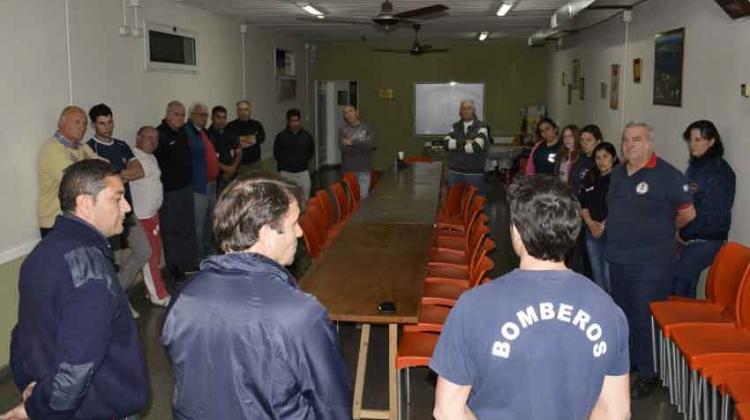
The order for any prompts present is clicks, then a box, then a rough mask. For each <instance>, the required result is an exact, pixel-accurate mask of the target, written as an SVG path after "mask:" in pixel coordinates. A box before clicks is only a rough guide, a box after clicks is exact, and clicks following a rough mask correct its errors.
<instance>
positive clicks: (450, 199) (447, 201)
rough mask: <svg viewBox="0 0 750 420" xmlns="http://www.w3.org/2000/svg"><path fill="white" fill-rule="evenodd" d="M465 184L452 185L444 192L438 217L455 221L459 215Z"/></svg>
mask: <svg viewBox="0 0 750 420" xmlns="http://www.w3.org/2000/svg"><path fill="white" fill-rule="evenodd" d="M464 186H465V184H454V185H452V186H451V187H450V188H448V191H447V192H445V193H444V194H445V196H444V197H445V198H444V201H443V202H442V203H441V204H440V209H438V217H442V218H447V219H456V218H458V217H459V216H460V214H461V202H462V201H463V196H464Z"/></svg>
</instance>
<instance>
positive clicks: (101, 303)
mask: <svg viewBox="0 0 750 420" xmlns="http://www.w3.org/2000/svg"><path fill="white" fill-rule="evenodd" d="M124 194H125V188H124V187H123V183H122V180H121V179H120V177H119V175H117V171H116V170H115V168H114V167H112V165H110V164H109V163H108V162H104V161H101V160H83V161H80V162H77V163H74V164H73V165H71V166H69V167H68V168H67V169H66V170H65V173H64V175H63V177H62V182H61V183H60V190H59V199H60V205H61V208H62V210H63V212H64V214H63V215H61V216H57V220H56V221H55V227H54V230H53V231H52V232H51V233H50V234H49V235H47V236H46V237H45V238H44V240H42V242H40V243H39V245H37V246H36V248H34V250H33V251H32V252H31V254H29V256H28V258H26V261H24V263H23V265H22V266H21V275H20V281H19V308H18V324H17V325H16V327H15V328H14V329H13V333H12V340H11V355H10V367H11V370H12V372H13V378H14V380H15V382H16V385H17V386H18V389H19V390H23V398H24V402H23V403H22V404H21V405H19V406H17V407H15V408H14V409H12V410H11V411H9V412H8V413H6V414H4V415H3V417H2V418H3V419H6V418H7V419H18V420H20V419H27V418H34V419H71V418H76V419H126V418H127V419H135V418H137V414H138V412H140V411H141V410H143V409H144V408H145V406H146V404H147V402H148V374H147V372H146V362H145V359H144V356H143V348H142V346H141V342H140V339H139V335H138V329H137V328H136V326H135V322H134V321H133V318H132V316H131V314H130V311H129V310H128V301H127V298H126V297H125V295H124V294H123V292H122V289H121V288H120V285H119V283H118V281H117V273H115V270H114V268H113V265H112V252H111V250H110V248H109V244H108V242H107V237H109V236H114V235H117V234H120V233H122V221H123V218H124V217H125V214H126V213H128V212H129V211H130V206H129V205H128V202H127V201H126V200H125V198H124Z"/></svg>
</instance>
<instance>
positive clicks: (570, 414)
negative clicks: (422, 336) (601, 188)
mask: <svg viewBox="0 0 750 420" xmlns="http://www.w3.org/2000/svg"><path fill="white" fill-rule="evenodd" d="M509 200H510V217H511V239H512V243H513V249H514V250H515V251H516V253H517V254H518V256H519V257H520V259H521V264H520V268H519V269H517V270H514V271H512V272H510V273H508V274H506V275H504V276H502V277H500V278H498V279H496V280H494V281H493V282H492V283H489V284H486V285H483V286H479V287H477V288H475V289H473V290H470V291H467V292H466V293H464V294H463V295H462V296H461V298H460V299H459V300H458V302H457V303H456V305H455V307H454V308H453V310H452V311H451V313H450V315H449V316H448V320H447V321H446V323H445V326H444V327H443V332H442V333H441V335H440V340H439V342H438V345H437V347H436V348H435V351H434V353H433V355H432V360H431V362H430V367H431V368H432V369H433V370H434V371H435V372H437V373H438V374H439V375H440V377H439V379H438V384H437V390H436V395H435V411H434V416H435V418H437V419H438V420H441V419H451V420H456V419H473V418H480V419H493V420H503V419H508V420H515V419H524V420H534V419H539V420H542V419H544V420H554V419H560V420H563V419H565V420H569V419H605V418H606V419H626V418H628V416H629V408H630V399H629V396H628V387H629V379H628V372H629V369H630V361H629V356H628V326H627V321H626V319H625V316H624V315H623V313H622V311H621V310H620V309H619V308H618V307H617V305H615V303H614V302H613V301H612V299H611V298H610V297H609V296H608V295H607V294H606V293H605V292H604V291H603V290H602V289H601V288H599V287H598V286H597V285H596V284H594V283H593V282H591V281H590V280H589V279H587V278H585V277H583V276H581V275H579V274H576V273H575V272H573V271H571V270H568V269H567V268H566V267H565V263H564V261H565V254H566V253H567V252H568V250H569V249H570V248H571V247H572V246H573V244H574V243H575V240H576V238H577V236H578V232H579V231H580V224H581V222H580V216H579V214H580V206H579V205H578V202H577V200H576V199H575V198H574V197H573V196H572V195H571V194H570V193H569V192H568V191H567V188H566V187H565V185H563V184H562V183H561V182H560V181H559V180H557V179H555V178H553V177H550V176H535V177H523V178H520V179H519V180H518V181H516V182H515V183H514V185H512V186H511V187H510V190H509Z"/></svg>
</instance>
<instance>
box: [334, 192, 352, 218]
mask: <svg viewBox="0 0 750 420" xmlns="http://www.w3.org/2000/svg"><path fill="white" fill-rule="evenodd" d="M331 192H332V193H333V197H334V198H335V199H336V207H337V208H338V214H339V218H338V220H336V221H337V222H341V221H343V220H346V218H347V217H349V214H350V211H349V198H348V197H347V196H346V191H344V184H342V183H341V182H334V183H333V184H331Z"/></svg>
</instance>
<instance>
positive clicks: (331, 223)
mask: <svg viewBox="0 0 750 420" xmlns="http://www.w3.org/2000/svg"><path fill="white" fill-rule="evenodd" d="M314 197H315V198H317V200H318V204H319V205H320V208H321V209H322V210H323V214H324V216H325V218H326V220H327V221H328V236H329V237H331V239H333V238H335V237H336V236H338V235H339V233H341V229H343V227H344V223H336V218H335V216H334V214H333V213H334V212H333V204H332V203H331V198H330V195H329V194H328V192H327V191H326V190H318V191H317V192H316V193H315V195H314Z"/></svg>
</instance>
